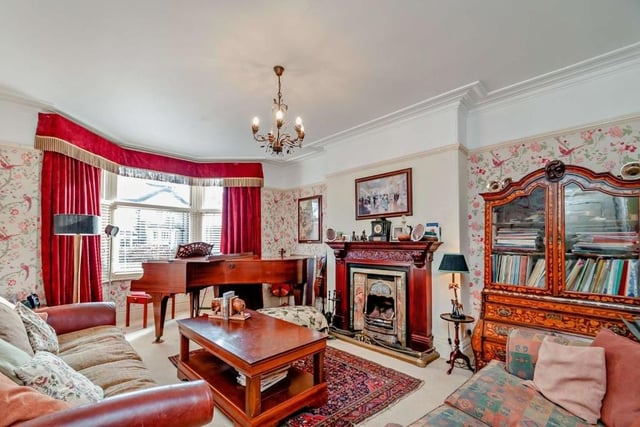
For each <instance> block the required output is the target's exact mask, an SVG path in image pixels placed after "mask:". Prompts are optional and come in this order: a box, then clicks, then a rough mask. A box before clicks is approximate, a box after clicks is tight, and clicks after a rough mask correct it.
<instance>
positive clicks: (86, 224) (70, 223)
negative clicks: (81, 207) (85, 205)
mask: <svg viewBox="0 0 640 427" xmlns="http://www.w3.org/2000/svg"><path fill="white" fill-rule="evenodd" d="M53 234H57V235H65V234H66V235H75V234H82V235H89V236H91V235H95V234H100V217H99V216H97V215H81V214H56V215H54V216H53Z"/></svg>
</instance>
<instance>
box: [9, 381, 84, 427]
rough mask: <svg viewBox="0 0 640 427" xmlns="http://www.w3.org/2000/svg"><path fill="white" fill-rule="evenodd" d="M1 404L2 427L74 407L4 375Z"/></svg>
mask: <svg viewBox="0 0 640 427" xmlns="http://www.w3.org/2000/svg"><path fill="white" fill-rule="evenodd" d="M0 402H2V416H0V427H5V426H10V425H14V424H15V423H19V422H23V421H29V420H31V419H33V418H38V417H41V416H43V415H47V414H50V413H53V412H57V411H61V410H63V409H68V408H71V407H72V405H71V404H70V403H68V402H65V401H63V400H57V399H54V398H52V397H49V396H47V395H46V394H42V393H40V392H39V391H36V390H34V389H32V388H31V387H25V386H21V385H17V384H16V383H14V382H13V381H11V380H10V379H9V378H7V377H5V376H3V375H0Z"/></svg>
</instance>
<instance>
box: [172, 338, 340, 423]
mask: <svg viewBox="0 0 640 427" xmlns="http://www.w3.org/2000/svg"><path fill="white" fill-rule="evenodd" d="M177 367H178V377H179V378H182V379H189V380H195V379H203V380H205V381H206V382H207V383H208V384H209V386H210V387H211V389H212V390H213V396H214V401H215V404H216V407H217V408H218V409H220V410H221V411H222V412H223V413H224V414H225V415H226V416H227V417H229V418H230V419H232V420H233V421H234V425H238V426H252V427H253V426H276V425H277V424H278V422H279V421H281V420H282V419H284V418H286V417H288V416H290V415H291V414H293V413H294V412H296V411H298V410H300V409H302V408H304V407H308V406H320V405H323V404H325V403H326V401H327V398H328V390H327V383H326V382H323V383H320V384H316V385H314V384H313V375H312V374H310V373H308V372H305V371H302V370H300V369H297V368H295V367H291V368H289V373H288V375H287V378H285V379H284V380H282V381H280V382H278V383H276V384H274V385H273V386H271V387H270V388H268V389H267V390H265V391H263V392H262V393H261V396H260V398H261V399H260V402H261V410H260V413H259V414H257V415H255V416H253V417H250V416H249V415H248V414H247V413H246V411H245V404H246V393H245V387H244V386H242V385H240V384H238V382H237V381H236V375H237V372H236V370H235V369H233V368H232V367H231V366H229V365H227V364H226V363H224V362H223V361H221V360H220V359H218V358H217V357H215V356H214V355H212V354H210V353H208V352H206V351H200V352H196V353H191V354H190V355H189V360H188V361H187V362H183V361H178V366H177Z"/></svg>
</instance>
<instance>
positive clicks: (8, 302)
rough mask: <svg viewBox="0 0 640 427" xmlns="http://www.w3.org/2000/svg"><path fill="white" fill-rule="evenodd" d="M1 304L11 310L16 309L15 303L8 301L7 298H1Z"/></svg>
mask: <svg viewBox="0 0 640 427" xmlns="http://www.w3.org/2000/svg"><path fill="white" fill-rule="evenodd" d="M0 304H4V305H6V306H7V307H9V308H13V307H15V305H16V304H15V303H13V302H11V301H9V300H8V299H6V298H5V297H0Z"/></svg>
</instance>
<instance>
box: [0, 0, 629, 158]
mask: <svg viewBox="0 0 640 427" xmlns="http://www.w3.org/2000/svg"><path fill="white" fill-rule="evenodd" d="M639 22H640V1H638V0H609V1H605V0H562V1H560V0H535V1H532V0H482V1H477V0H446V1H445V0H342V1H340V0H324V1H320V0H316V1H304V0H277V1H276V0H271V1H266V0H254V1H250V0H235V1H232V0H182V1H178V0H109V1H98V0H55V1H51V0H0V93H5V94H7V93H8V94H15V95H20V96H23V97H26V98H29V99H35V100H38V101H42V102H43V103H45V104H48V105H51V107H52V109H54V110H56V111H59V112H62V113H63V114H65V115H67V116H69V117H71V118H73V119H74V120H77V121H79V122H80V123H82V124H84V125H86V126H88V127H90V128H93V129H94V130H96V131H98V132H99V133H101V134H103V135H105V136H107V137H108V138H110V139H111V140H113V141H115V142H118V143H120V144H122V145H125V146H130V147H138V148H143V149H149V150H152V151H156V152H160V153H166V154H174V155H178V156H180V157H184V158H189V159H194V160H200V161H215V160H264V159H270V158H271V157H270V156H269V155H267V154H265V153H264V152H263V150H262V149H260V148H259V147H257V144H256V143H255V142H254V141H253V139H252V136H251V130H250V124H251V119H252V117H253V116H255V115H258V116H260V117H261V118H262V123H263V126H264V127H268V126H269V117H270V114H271V102H272V99H273V97H274V96H275V94H276V89H277V87H276V78H275V75H274V73H273V66H274V65H276V64H281V65H283V66H284V67H285V68H286V71H285V73H284V76H283V78H282V85H283V89H282V92H283V96H284V101H285V102H286V103H287V104H289V113H290V114H291V115H292V116H297V115H299V116H302V118H303V119H304V122H305V129H306V134H307V136H306V139H305V143H304V145H305V147H304V148H303V149H302V152H304V151H305V150H310V151H314V150H318V149H321V148H322V143H323V142H324V141H327V140H328V139H330V138H329V137H330V136H331V135H334V134H336V133H339V132H341V131H344V130H347V129H350V128H353V127H354V126H357V125H360V124H362V123H365V122H368V121H370V120H373V119H376V118H378V117H381V116H384V115H386V114H389V113H392V112H394V111H397V110H399V109H401V108H403V107H407V106H410V105H412V104H415V103H418V102H420V101H423V100H425V99H428V98H431V97H434V96H437V95H439V94H442V93H445V92H448V91H451V90H453V89H456V88H459V87H461V86H464V85H467V84H469V83H472V82H474V81H480V82H482V83H483V84H484V86H485V87H486V89H487V90H488V91H494V90H497V89H501V88H504V87H506V86H509V85H512V84H515V83H518V82H521V81H524V80H527V79H530V78H533V77H536V76H539V75H541V74H544V73H548V72H551V71H554V70H558V69H560V68H563V67H566V66H569V65H572V64H575V63H577V62H580V61H584V60H587V59H590V58H593V57H596V56H598V55H601V54H604V53H606V52H609V51H612V50H615V49H618V48H621V47H624V46H628V45H631V44H634V43H636V42H638V41H640V25H638V23H639ZM267 130H268V129H267Z"/></svg>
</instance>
